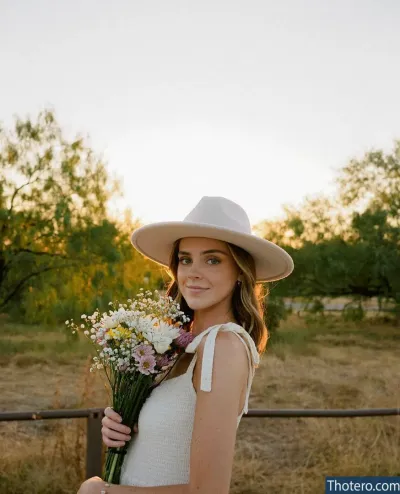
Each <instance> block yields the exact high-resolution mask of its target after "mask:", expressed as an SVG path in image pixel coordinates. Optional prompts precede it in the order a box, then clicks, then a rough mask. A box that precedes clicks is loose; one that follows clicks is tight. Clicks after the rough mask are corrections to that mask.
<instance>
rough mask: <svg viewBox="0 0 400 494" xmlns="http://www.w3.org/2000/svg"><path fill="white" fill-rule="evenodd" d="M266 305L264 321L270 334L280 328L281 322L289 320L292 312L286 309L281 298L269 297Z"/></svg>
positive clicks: (265, 302) (266, 299)
mask: <svg viewBox="0 0 400 494" xmlns="http://www.w3.org/2000/svg"><path fill="white" fill-rule="evenodd" d="M264 305H265V309H264V321H265V324H266V326H267V329H268V332H269V333H273V332H274V331H275V330H276V329H278V328H279V326H280V323H281V321H284V320H286V319H287V317H288V314H289V313H290V312H291V311H290V309H287V308H286V306H285V302H284V300H283V298H281V297H275V296H271V295H268V297H266V298H265V301H264Z"/></svg>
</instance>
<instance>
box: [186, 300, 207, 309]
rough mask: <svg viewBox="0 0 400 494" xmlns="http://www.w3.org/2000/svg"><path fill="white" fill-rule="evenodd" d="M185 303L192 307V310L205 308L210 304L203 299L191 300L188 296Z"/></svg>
mask: <svg viewBox="0 0 400 494" xmlns="http://www.w3.org/2000/svg"><path fill="white" fill-rule="evenodd" d="M185 300H186V303H187V304H188V306H189V307H190V308H191V309H192V310H202V309H207V307H209V306H210V304H207V303H206V302H204V301H201V300H193V299H191V298H190V297H187V298H186V299H185Z"/></svg>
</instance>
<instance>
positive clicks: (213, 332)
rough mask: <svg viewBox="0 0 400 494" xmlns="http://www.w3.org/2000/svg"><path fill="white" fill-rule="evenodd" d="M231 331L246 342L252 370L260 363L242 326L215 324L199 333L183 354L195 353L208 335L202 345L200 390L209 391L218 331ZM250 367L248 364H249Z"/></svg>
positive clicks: (249, 337) (251, 341) (254, 348)
mask: <svg viewBox="0 0 400 494" xmlns="http://www.w3.org/2000/svg"><path fill="white" fill-rule="evenodd" d="M220 330H221V331H231V332H233V333H238V334H240V335H242V336H243V337H244V339H245V340H246V342H247V346H248V348H249V349H250V355H251V359H252V364H253V368H254V367H257V366H258V365H259V363H260V356H259V354H258V351H257V348H256V346H255V343H254V341H253V339H252V338H251V336H250V335H249V333H248V332H247V331H246V330H245V329H244V328H242V326H239V325H238V324H236V323H233V322H229V323H223V324H217V325H215V326H211V327H209V328H208V329H206V330H205V331H203V332H201V333H200V334H198V335H197V336H195V338H194V339H193V340H192V341H191V342H190V343H189V345H188V346H187V347H186V349H185V352H186V353H195V351H196V349H197V347H198V346H199V344H200V341H201V340H202V338H203V336H205V335H207V334H209V336H208V338H207V339H206V342H205V345H204V352H203V362H202V367H201V383H200V389H201V390H202V391H211V382H212V369H213V361H214V349H215V339H216V337H217V333H218V331H220ZM249 365H250V363H249ZM253 375H254V374H252V376H251V377H253Z"/></svg>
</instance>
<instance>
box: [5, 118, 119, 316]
mask: <svg viewBox="0 0 400 494" xmlns="http://www.w3.org/2000/svg"><path fill="white" fill-rule="evenodd" d="M0 174H1V182H0V309H3V310H4V309H5V308H6V307H7V306H8V305H9V304H10V303H11V302H12V301H14V302H15V301H17V300H18V299H19V297H21V295H22V293H23V292H24V290H26V289H27V287H28V286H29V285H30V284H32V282H33V281H34V280H35V279H37V278H38V277H41V276H43V275H44V274H45V273H49V272H55V273H60V272H61V271H62V270H68V269H71V268H74V269H75V270H78V269H82V267H84V266H93V265H94V264H96V263H98V264H102V263H104V262H111V263H112V262H115V261H117V260H118V259H119V258H120V253H119V251H118V248H117V245H116V238H117V235H118V230H117V228H116V226H115V224H114V223H113V222H111V221H110V220H108V219H107V214H106V205H107V201H108V200H109V199H110V198H111V197H112V196H113V195H114V194H115V193H117V192H119V190H120V184H119V183H118V182H117V181H113V182H110V181H109V178H108V175H107V172H106V168H105V166H104V164H103V163H102V161H101V160H100V159H99V158H98V157H96V156H95V155H94V152H93V151H92V150H91V149H90V147H88V146H87V145H86V144H85V142H84V139H83V138H81V137H77V138H76V139H73V140H71V141H68V140H66V139H65V138H64V137H63V136H62V132H61V129H60V126H59V125H58V124H57V122H56V119H55V116H54V114H53V112H52V111H48V110H46V111H43V112H41V113H40V114H39V115H38V117H37V119H36V121H35V122H33V121H32V120H31V119H30V118H27V119H25V120H22V119H20V118H17V119H16V120H15V125H14V128H13V129H12V130H10V131H7V130H5V129H0Z"/></svg>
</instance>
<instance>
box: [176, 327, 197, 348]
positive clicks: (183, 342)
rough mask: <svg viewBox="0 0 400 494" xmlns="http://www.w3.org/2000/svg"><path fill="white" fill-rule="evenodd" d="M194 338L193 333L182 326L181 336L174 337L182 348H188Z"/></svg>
mask: <svg viewBox="0 0 400 494" xmlns="http://www.w3.org/2000/svg"><path fill="white" fill-rule="evenodd" d="M193 338H194V336H193V334H192V333H189V331H185V330H184V329H182V328H181V329H180V330H179V336H178V337H177V338H175V339H174V343H175V344H176V345H177V346H179V347H181V348H186V347H187V346H188V345H189V343H191V341H192V340H193Z"/></svg>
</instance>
